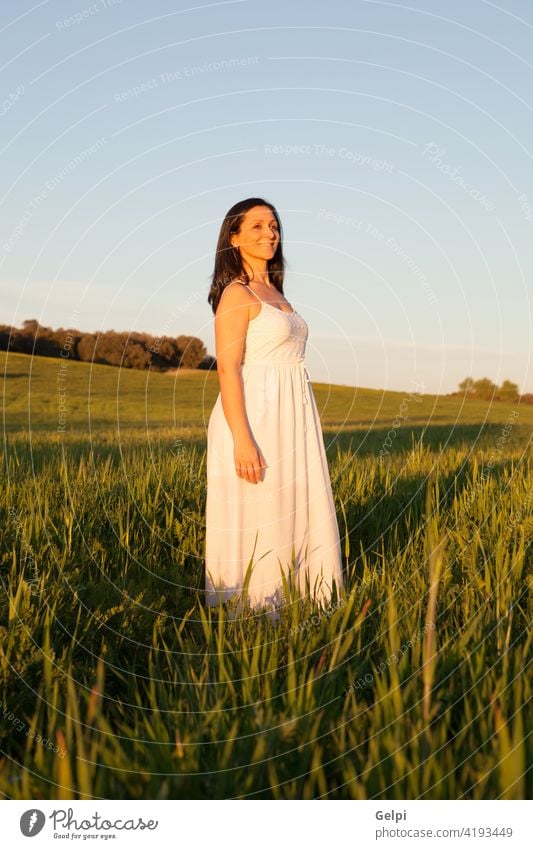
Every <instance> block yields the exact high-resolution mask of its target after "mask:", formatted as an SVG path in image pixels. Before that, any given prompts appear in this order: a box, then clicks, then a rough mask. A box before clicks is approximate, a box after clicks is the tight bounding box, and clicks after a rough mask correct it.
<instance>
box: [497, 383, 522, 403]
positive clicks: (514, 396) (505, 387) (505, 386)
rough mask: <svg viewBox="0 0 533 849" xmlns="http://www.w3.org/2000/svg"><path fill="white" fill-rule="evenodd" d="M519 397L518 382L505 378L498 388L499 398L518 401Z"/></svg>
mask: <svg viewBox="0 0 533 849" xmlns="http://www.w3.org/2000/svg"><path fill="white" fill-rule="evenodd" d="M518 397H519V393H518V384H517V383H512V382H511V381H510V380H504V381H503V383H502V385H501V386H500V387H499V389H498V398H501V400H502V401H517V400H518Z"/></svg>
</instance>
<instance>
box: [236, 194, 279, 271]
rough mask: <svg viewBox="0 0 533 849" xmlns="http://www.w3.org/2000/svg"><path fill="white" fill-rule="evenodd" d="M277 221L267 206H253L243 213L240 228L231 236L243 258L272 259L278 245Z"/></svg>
mask: <svg viewBox="0 0 533 849" xmlns="http://www.w3.org/2000/svg"><path fill="white" fill-rule="evenodd" d="M279 239H280V235H279V230H278V222H277V221H276V217H275V215H274V213H273V212H272V210H271V209H269V208H268V206H253V207H252V208H251V209H249V210H248V212H246V213H245V214H244V218H243V221H242V223H241V229H240V230H239V232H238V233H234V234H233V235H232V236H231V244H232V245H233V246H234V247H235V248H236V247H237V246H238V247H239V248H240V252H241V255H242V256H243V257H244V259H248V258H252V257H253V258H254V259H264V260H268V259H272V257H273V256H274V254H275V253H276V251H277V249H278V245H279Z"/></svg>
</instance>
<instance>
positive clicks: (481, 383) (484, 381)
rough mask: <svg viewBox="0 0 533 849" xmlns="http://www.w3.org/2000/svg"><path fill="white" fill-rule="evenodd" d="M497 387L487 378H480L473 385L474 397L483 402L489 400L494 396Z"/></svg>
mask: <svg viewBox="0 0 533 849" xmlns="http://www.w3.org/2000/svg"><path fill="white" fill-rule="evenodd" d="M496 389H497V386H496V384H495V383H493V382H492V380H490V379H489V378H488V377H482V378H481V379H480V380H476V382H475V383H474V396H475V397H476V398H482V399H483V400H486V401H488V400H490V399H491V398H494V396H495V395H496Z"/></svg>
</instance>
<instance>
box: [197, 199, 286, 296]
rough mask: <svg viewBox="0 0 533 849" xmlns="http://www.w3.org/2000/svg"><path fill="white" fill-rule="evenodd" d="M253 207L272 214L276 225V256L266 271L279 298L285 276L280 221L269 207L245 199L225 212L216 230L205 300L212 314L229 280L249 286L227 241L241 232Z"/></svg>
mask: <svg viewBox="0 0 533 849" xmlns="http://www.w3.org/2000/svg"><path fill="white" fill-rule="evenodd" d="M254 206H268V208H269V209H270V210H271V211H272V212H273V213H274V217H275V219H276V221H277V224H278V232H279V242H278V247H277V250H276V253H275V254H274V256H273V257H272V259H270V260H268V264H267V270H268V278H269V280H270V282H271V283H272V284H273V285H274V286H275V287H276V289H277V290H278V292H280V293H281V294H283V277H284V274H285V260H284V259H283V243H282V233H281V221H280V220H279V215H278V213H277V210H276V208H275V207H274V206H273V204H271V203H269V202H268V201H267V200H263V198H246V200H240V201H239V202H238V203H236V204H234V205H233V206H232V207H231V209H229V210H228V211H227V212H226V215H225V217H224V221H223V222H222V226H221V228H220V233H219V236H218V242H217V251H216V256H215V270H214V271H213V276H212V283H211V288H210V290H209V295H208V296H207V300H208V302H209V303H210V304H211V308H212V310H213V312H214V313H216V311H217V307H218V304H219V301H220V298H221V297H222V292H223V291H224V289H225V288H226V286H228V285H229V284H230V283H231V282H232V280H235V279H236V278H240V279H241V280H244V281H245V283H246V285H248V284H249V282H250V276H249V274H247V272H246V271H245V270H244V266H243V262H242V257H241V254H240V251H239V250H238V249H237V248H234V247H233V245H232V244H231V241H230V238H231V236H232V234H234V233H238V232H239V230H240V229H241V224H242V222H243V219H244V216H245V214H246V213H247V212H248V210H249V209H252V207H254Z"/></svg>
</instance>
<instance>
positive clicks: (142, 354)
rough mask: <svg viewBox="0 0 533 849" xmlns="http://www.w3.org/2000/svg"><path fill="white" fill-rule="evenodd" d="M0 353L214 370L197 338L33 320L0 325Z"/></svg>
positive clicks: (141, 366)
mask: <svg viewBox="0 0 533 849" xmlns="http://www.w3.org/2000/svg"><path fill="white" fill-rule="evenodd" d="M0 350H2V351H10V352H12V353H18V354H32V355H33V356H38V357H62V358H64V359H69V360H80V361H81V362H85V363H102V364H104V365H110V366H120V367H122V368H137V369H148V368H150V369H152V370H154V371H162V372H164V371H169V370H171V369H179V368H199V369H212V368H216V360H215V358H214V357H212V356H210V355H209V354H208V353H207V349H206V347H205V345H204V343H203V342H202V340H201V339H198V338H197V337H196V336H177V337H175V338H174V337H172V336H152V335H151V334H149V333H125V332H120V333H119V332H116V331H115V330H105V331H101V332H98V333H86V332H84V331H83V330H77V329H68V330H67V329H65V328H63V327H60V328H59V329H58V330H54V329H53V328H52V327H44V326H43V325H41V324H39V322H38V321H37V320H36V319H27V320H26V321H24V322H23V324H22V327H21V328H17V327H10V326H9V325H7V324H0Z"/></svg>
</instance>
